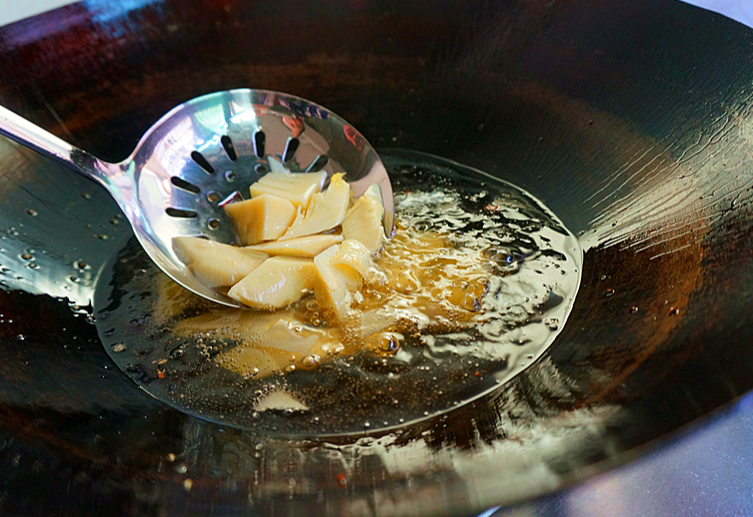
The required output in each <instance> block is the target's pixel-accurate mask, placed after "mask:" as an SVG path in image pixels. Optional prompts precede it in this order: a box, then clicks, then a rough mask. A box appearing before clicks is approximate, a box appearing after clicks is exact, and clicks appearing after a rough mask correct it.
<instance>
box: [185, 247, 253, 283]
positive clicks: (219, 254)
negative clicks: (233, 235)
mask: <svg viewBox="0 0 753 517" xmlns="http://www.w3.org/2000/svg"><path fill="white" fill-rule="evenodd" d="M173 246H174V247H175V251H176V253H177V254H178V258H180V259H181V260H182V261H183V262H184V263H185V264H186V265H187V266H188V268H189V269H190V270H191V272H192V273H193V274H194V275H196V277H197V278H198V279H199V280H200V281H201V282H202V283H204V284H206V285H208V286H209V287H221V286H225V285H233V284H234V283H236V282H238V281H239V280H241V279H242V278H243V277H245V276H247V275H248V274H249V273H251V272H252V271H254V270H255V269H256V268H257V267H259V265H260V264H262V263H263V262H264V261H265V260H266V259H267V254H266V253H262V252H261V251H254V250H247V249H243V248H236V247H235V246H229V245H227V244H222V243H220V242H215V241H209V240H207V239H201V238H199V237H175V238H174V239H173Z"/></svg>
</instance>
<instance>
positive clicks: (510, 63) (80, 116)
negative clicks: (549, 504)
mask: <svg viewBox="0 0 753 517" xmlns="http://www.w3.org/2000/svg"><path fill="white" fill-rule="evenodd" d="M126 4H128V6H126ZM239 42H241V43H239ZM0 58H1V60H2V61H1V62H3V63H7V66H3V67H2V69H0V76H1V77H0V79H2V80H0V100H1V101H2V103H3V104H4V105H6V106H9V107H10V108H11V109H13V110H14V111H17V112H19V113H21V114H23V115H24V116H25V117H27V118H29V119H30V120H32V121H34V122H35V123H37V124H40V125H42V126H43V127H50V128H54V131H55V133H56V134H58V135H64V136H65V137H66V139H67V140H69V141H71V142H73V143H75V144H76V145H77V146H79V147H83V148H87V149H91V150H92V151H93V152H96V153H97V154H98V155H99V156H102V157H103V158H108V159H110V160H111V161H117V160H118V159H120V158H121V157H122V156H124V155H126V154H127V153H128V152H129V151H130V150H131V149H133V147H134V145H135V144H136V141H137V139H138V137H139V135H141V134H143V132H144V131H145V130H146V129H147V128H148V127H149V125H151V123H152V122H153V121H154V120H156V119H157V118H158V117H159V116H160V114H161V113H164V112H165V111H166V110H167V109H169V108H170V106H171V105H175V104H177V103H179V102H180V101H181V100H183V99H187V98H193V97H196V96H198V95H201V94H203V93H206V92H211V91H217V90H226V89H232V88H234V87H236V86H238V85H249V86H251V87H263V88H269V89H273V90H278V91H295V92H297V93H300V94H301V95H303V96H305V97H308V98H315V99H317V100H318V101H320V102H322V103H323V104H325V105H327V106H330V107H331V108H332V109H333V110H334V111H336V112H338V113H340V114H342V115H343V116H344V117H346V118H347V119H348V120H350V121H351V122H352V123H353V124H354V125H356V126H357V127H359V128H360V129H361V131H363V133H364V135H366V136H367V137H368V138H369V140H370V141H372V142H373V143H374V144H376V145H377V146H382V147H387V146H395V147H403V148H409V149H415V150H419V151H424V152H428V153H431V154H435V155H440V156H444V157H446V158H449V159H452V160H455V161H458V162H460V163H464V164H468V165H470V166H474V167H476V168H479V169H481V170H484V171H487V172H489V173H490V174H494V175H496V176H499V177H501V178H503V179H506V180H508V181H511V182H513V183H515V184H518V185H520V186H521V187H523V188H525V189H526V190H528V191H530V192H531V193H532V194H534V195H536V196H537V197H538V198H539V199H542V200H543V201H544V202H545V203H546V204H547V205H548V207H549V208H550V209H552V211H553V212H554V213H555V214H556V215H557V216H558V217H559V218H560V219H561V220H562V221H563V222H564V223H565V224H566V225H567V226H568V227H569V228H570V229H571V230H573V231H574V232H576V233H578V234H579V235H580V240H581V244H582V246H583V248H584V249H585V250H586V252H585V256H584V270H583V283H582V286H581V290H580V292H579V295H578V299H577V300H576V303H575V307H574V309H573V312H572V314H571V316H570V318H569V321H568V323H567V325H566V326H565V328H564V329H563V332H562V334H561V335H560V336H559V338H558V339H557V340H556V341H555V342H554V343H553V344H552V346H551V348H550V349H549V351H548V353H547V354H545V356H544V357H543V358H542V359H541V360H540V361H538V362H537V363H536V364H535V365H534V366H533V367H531V368H530V369H529V370H527V371H525V372H524V373H523V374H521V375H520V376H518V377H517V378H516V379H514V380H513V381H512V382H511V383H510V384H508V385H507V386H506V387H504V388H503V389H502V390H500V391H499V392H497V393H495V394H494V395H493V396H489V397H486V398H484V399H483V400H479V401H477V402H476V403H475V404H474V405H472V406H464V407H462V408H459V409H458V410H457V411H456V412H453V413H452V414H451V415H450V416H449V417H448V419H446V420H444V421H437V422H429V423H426V424H425V425H422V426H417V427H414V428H409V429H405V430H404V432H403V433H402V434H401V435H400V436H392V435H389V436H382V437H364V438H363V439H362V440H360V441H358V442H356V443H352V442H348V443H312V442H306V443H280V442H279V441H275V440H274V438H273V437H269V436H263V435H253V434H252V433H241V432H238V431H235V430H233V429H231V428H228V427H223V426H219V425H215V424H211V423H207V422H204V421H201V420H198V419H194V418H191V417H189V416H187V415H185V414H182V413H179V412H177V411H173V410H171V409H168V408H165V407H164V406H162V405H161V404H159V403H158V402H156V401H154V400H153V399H151V398H149V397H148V396H147V395H145V394H143V393H142V392H140V391H138V390H137V389H136V388H134V387H133V385H132V383H130V381H129V380H128V379H127V378H125V377H124V376H123V375H122V374H120V372H118V371H114V370H113V368H114V365H113V364H112V363H111V362H110V361H109V359H108V357H107V355H106V354H105V352H104V351H103V350H102V349H101V345H100V343H99V341H98V338H97V335H96V332H94V328H93V327H92V326H91V325H89V324H87V323H86V321H85V319H86V317H87V315H86V313H85V312H86V306H87V304H88V303H89V301H90V300H91V295H92V289H93V285H94V284H96V280H97V278H98V277H99V273H98V272H99V271H100V269H101V267H102V264H104V263H105V262H106V261H107V260H108V259H109V258H112V257H113V256H114V255H115V254H117V253H118V252H119V250H121V249H123V247H124V246H125V245H126V244H127V242H128V241H129V239H130V238H131V237H132V236H131V235H130V232H129V231H128V230H127V228H125V225H117V224H113V223H111V222H110V221H111V220H112V218H113V217H114V216H115V215H116V214H117V213H118V208H117V206H115V205H114V203H113V202H112V201H110V202H109V204H108V201H107V199H106V197H105V196H104V192H103V191H102V192H100V191H99V190H97V189H90V188H88V187H87V185H86V184H85V182H82V181H79V178H77V177H76V176H75V175H68V176H65V172H64V171H62V170H61V169H59V168H57V167H55V166H53V165H51V164H50V163H49V162H48V161H46V160H42V159H40V158H38V157H37V156H35V155H33V154H32V153H29V152H27V151H26V150H24V149H21V148H19V147H18V146H15V145H10V144H8V143H3V144H0V145H2V148H0V152H1V154H2V165H1V167H2V169H0V171H1V172H2V189H1V191H0V192H1V193H2V196H1V197H0V201H1V203H0V221H2V225H1V226H0V229H2V230H3V232H4V234H3V235H2V236H3V237H5V239H4V240H2V248H3V252H2V260H0V263H2V265H3V267H5V268H7V271H5V270H4V271H5V272H6V275H5V276H4V277H3V281H4V283H5V285H6V286H7V288H8V291H7V292H3V293H2V296H0V308H1V310H0V313H2V314H3V318H2V319H3V320H4V322H3V323H2V326H0V339H1V340H2V346H0V365H5V366H3V369H2V370H1V371H0V414H1V415H2V418H1V419H0V431H1V436H2V440H3V441H2V442H0V443H2V444H3V446H2V447H3V448H2V450H0V462H2V465H3V466H4V468H3V470H2V479H3V485H2V496H3V497H2V499H0V501H1V504H2V510H3V512H4V513H6V514H11V515H13V514H27V515H28V514H36V513H43V512H47V513H50V512H53V511H58V513H64V514H69V515H76V514H80V513H81V512H82V511H84V510H88V511H92V512H95V513H99V514H118V515H122V514H132V515H136V514H149V513H151V514H154V513H164V514H178V513H183V514H200V513H212V512H214V513H218V514H219V513H222V514H243V513H250V512H255V513H260V514H263V513H277V514H284V515H287V514H296V515H314V514H318V515H321V514H331V515H347V514H349V515H358V514H361V515H393V514H397V513H401V514H403V515H422V514H425V515H457V516H463V515H471V514H473V513H474V512H476V513H479V512H481V511H483V510H485V509H487V508H489V507H492V506H497V505H510V504H514V503H516V502H520V501H523V500H527V499H529V498H531V497H534V496H539V495H543V494H546V493H550V492H553V491H555V490H559V489H562V488H564V487H567V486H570V485H572V484H573V483H576V482H579V481H582V480H584V479H586V478H588V477H590V476H593V475H594V474H596V473H598V472H602V471H604V470H606V469H608V468H610V467H613V466H617V465H621V464H624V463H626V462H628V461H631V460H634V459H635V458H636V457H637V456H638V455H640V454H642V453H643V452H644V451H645V448H644V447H645V446H646V444H650V443H656V441H657V440H661V439H662V438H663V437H666V436H668V435H670V434H671V433H672V432H675V431H676V430H678V429H681V428H682V427H683V426H685V425H687V424H689V423H691V422H693V421H695V420H696V419H698V418H700V417H702V416H704V415H707V414H708V413H709V412H711V411H713V410H715V409H717V408H719V407H720V406H723V405H724V404H727V403H729V402H730V401H731V400H734V399H735V398H736V397H737V396H739V395H741V394H743V393H745V392H747V391H748V390H750V388H751V387H752V386H753V376H752V375H751V372H752V371H753V350H751V347H750V343H751V341H753V321H751V313H750V309H749V308H750V304H751V302H753V270H751V267H752V261H751V257H753V248H752V247H751V239H750V236H751V232H752V231H753V230H752V228H753V212H752V211H751V196H752V195H753V190H751V187H752V186H753V173H752V172H751V169H750V166H749V163H750V156H751V153H753V148H752V144H751V141H753V140H751V136H750V135H751V132H750V127H751V120H753V112H752V111H751V103H750V95H751V84H753V35H752V34H751V32H750V30H749V29H747V28H745V27H742V26H740V25H738V24H735V23H733V22H730V21H729V20H725V19H723V18H721V17H719V16H714V15H711V14H709V13H705V12H703V11H701V10H699V9H696V8H692V7H690V6H687V5H683V4H681V3H679V2H671V1H668V0H667V1H656V0H635V1H632V2H601V1H595V0H594V1H591V0H579V1H575V0H570V1H568V0H564V1H561V2H554V3H552V2H516V1H512V0H508V1H502V2H485V1H480V0H474V1H472V2H452V1H449V2H444V1H437V2H432V3H431V4H430V5H427V4H426V3H424V2H415V3H413V2H402V3H400V4H399V5H398V4H396V3H394V2H388V1H371V2H364V3H351V2H348V3H345V2H343V3H334V4H333V3H328V2H320V3H315V4H308V3H307V4H306V6H302V5H301V4H299V3H296V2H275V3H274V5H273V4H272V3H266V2H242V1H236V2H230V1H228V2H215V1H206V2H196V3H186V2H180V1H178V0H165V1H141V2H128V3H112V2H98V1H88V2H84V3H81V4H76V5H74V6H70V7H67V8H65V9H63V10H62V11H58V12H56V13H50V14H48V15H44V16H41V17H38V18H35V19H32V20H28V21H25V22H22V23H20V24H15V25H12V26H10V27H6V28H4V29H2V31H0ZM103 77H108V78H114V77H117V78H118V80H117V81H112V80H111V82H107V81H101V80H100V79H101V78H103ZM10 85H13V86H10ZM356 93H357V94H356ZM83 100H85V101H86V102H82V101H83ZM63 178H64V179H63ZM82 194H87V195H89V196H90V197H88V198H87V197H82ZM94 202H96V204H95V203H94ZM29 210H32V211H34V212H35V213H37V215H36V216H34V215H31V214H30V213H29V212H28V211H29ZM99 235H107V236H108V239H102V238H99V237H98V236H99ZM29 250H32V251H33V252H34V253H28V251H29ZM25 254H28V255H29V256H33V258H34V264H35V265H36V266H38V267H31V266H30V261H28V260H26V259H24V258H22V255H25ZM79 260H80V261H81V263H83V264H84V267H79V264H78V261H79ZM86 266H89V267H90V269H87V268H86ZM71 276H72V277H74V278H75V279H76V281H75V282H74V281H73V280H70V278H69V277H71ZM19 278H20V279H19ZM87 283H89V284H91V285H90V286H88V287H87V285H86V284H87ZM45 293H46V294H49V295H51V296H45V295H44V294H45ZM58 297H66V298H68V302H66V300H65V299H57V298H58ZM69 303H70V304H71V305H74V307H73V309H74V311H75V312H72V311H70V309H69ZM634 308H635V309H634ZM79 313H81V314H80V315H79V316H78V317H76V316H75V315H76V314H79ZM8 320H11V321H10V322H8ZM133 324H134V325H138V321H135V322H134V323H133ZM19 336H20V337H19ZM39 486H43V487H45V489H44V490H43V491H40V490H36V489H33V488H32V489H30V488H29V487H39ZM61 508H62V510H61Z"/></svg>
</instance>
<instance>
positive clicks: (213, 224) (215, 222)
mask: <svg viewBox="0 0 753 517" xmlns="http://www.w3.org/2000/svg"><path fill="white" fill-rule="evenodd" d="M207 227H209V229H210V230H219V229H220V221H219V219H215V218H214V217H211V218H209V219H207Z"/></svg>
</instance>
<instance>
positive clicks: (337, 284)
mask: <svg viewBox="0 0 753 517" xmlns="http://www.w3.org/2000/svg"><path fill="white" fill-rule="evenodd" d="M338 248H339V246H338V245H334V246H332V247H330V248H327V249H326V250H324V251H323V252H321V253H320V254H319V255H317V256H316V257H314V264H315V265H316V282H315V286H314V292H315V293H316V298H317V300H319V302H320V303H322V304H323V305H324V306H325V307H327V308H329V309H331V310H332V311H333V312H334V313H335V315H336V316H337V317H338V318H340V319H342V318H344V317H345V315H346V314H347V313H348V311H349V309H350V303H351V295H350V292H349V291H350V289H356V288H358V287H359V284H360V277H358V275H357V274H356V273H355V272H352V273H349V272H345V271H342V270H341V269H338V268H335V267H333V266H332V265H331V264H330V261H331V260H332V258H333V257H334V256H335V255H336V254H337V252H338Z"/></svg>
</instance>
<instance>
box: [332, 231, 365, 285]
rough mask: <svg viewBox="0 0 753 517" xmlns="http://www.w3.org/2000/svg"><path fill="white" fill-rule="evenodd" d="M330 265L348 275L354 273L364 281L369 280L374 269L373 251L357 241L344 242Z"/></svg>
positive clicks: (348, 240)
mask: <svg viewBox="0 0 753 517" xmlns="http://www.w3.org/2000/svg"><path fill="white" fill-rule="evenodd" d="M329 264H330V265H331V266H333V267H335V268H337V269H339V270H341V271H344V272H346V273H347V271H348V270H351V271H354V272H355V273H358V275H359V276H360V277H361V278H363V279H368V278H369V276H370V275H371V273H372V271H373V268H374V262H373V261H372V260H371V251H369V250H368V249H367V248H366V246H364V245H363V244H362V243H361V242H359V241H357V240H355V239H346V240H344V241H343V242H342V244H340V248H339V249H338V250H337V253H336V254H335V256H334V257H332V260H330V262H329Z"/></svg>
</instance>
